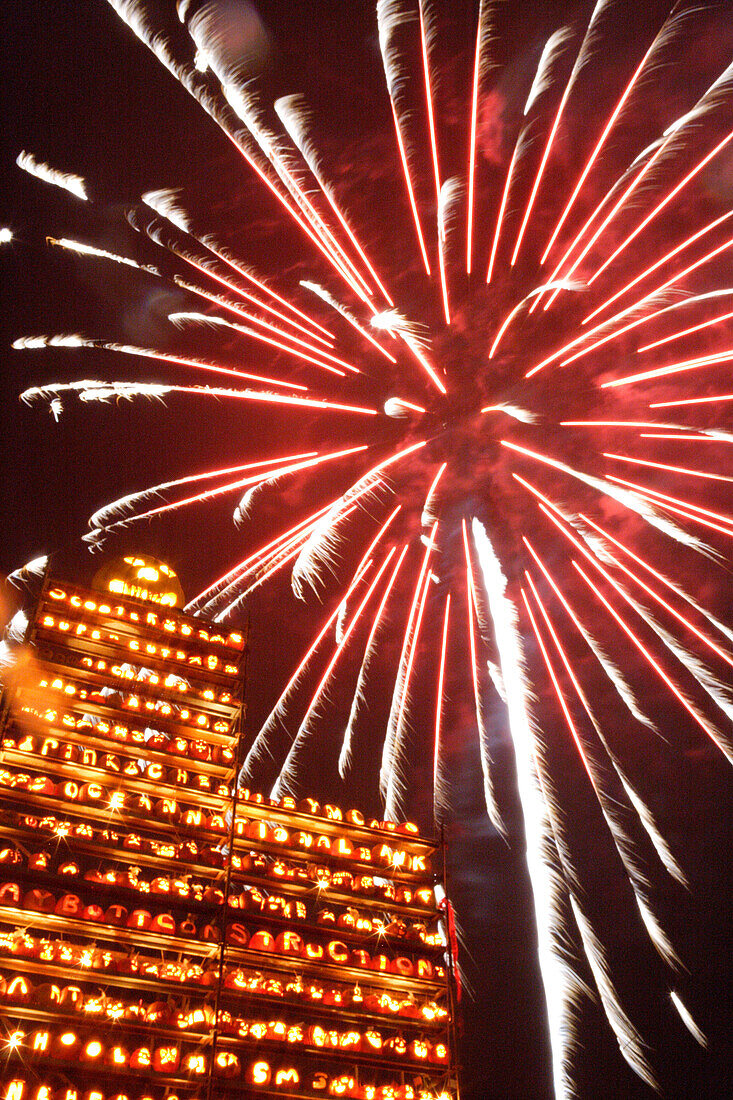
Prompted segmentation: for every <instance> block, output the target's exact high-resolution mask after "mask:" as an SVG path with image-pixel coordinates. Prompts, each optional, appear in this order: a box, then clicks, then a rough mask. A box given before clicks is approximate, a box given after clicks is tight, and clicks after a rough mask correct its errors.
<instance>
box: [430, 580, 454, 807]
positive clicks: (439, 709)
mask: <svg viewBox="0 0 733 1100" xmlns="http://www.w3.org/2000/svg"><path fill="white" fill-rule="evenodd" d="M449 620H450V592H449V593H448V595H447V596H446V597H445V612H444V615H443V636H442V642H441V646H440V665H439V667H438V691H437V699H436V704H435V743H434V744H435V747H434V750H433V790H434V791H435V789H436V787H437V779H438V761H439V759H440V733H441V723H442V720H443V684H444V683H445V656H446V653H447V650H448V623H449Z"/></svg>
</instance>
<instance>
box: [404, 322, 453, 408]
mask: <svg viewBox="0 0 733 1100" xmlns="http://www.w3.org/2000/svg"><path fill="white" fill-rule="evenodd" d="M402 338H403V340H405V344H406V346H407V347H408V348H409V350H410V351H411V352H412V354H413V356H414V357H415V359H416V360H417V362H418V363H419V364H420V366H421V367H422V368H423V370H424V371H425V373H426V374H427V376H428V378H429V379H430V381H431V382H432V383H433V385H434V386H436V387H437V388H438V389H439V390H440V392H441V393H442V394H446V393H447V392H448V391H447V390H446V388H445V386H444V385H443V383H442V382H441V380H440V378H439V377H438V375H437V374H436V373H435V370H434V369H433V367H431V365H430V363H429V362H428V360H427V359H426V358H425V356H424V355H423V353H422V351H421V350H420V348H419V347H418V346H417V344H415V343H414V342H413V341H412V340H406V339H405V337H404V335H403V337H402Z"/></svg>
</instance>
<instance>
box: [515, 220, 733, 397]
mask: <svg viewBox="0 0 733 1100" xmlns="http://www.w3.org/2000/svg"><path fill="white" fill-rule="evenodd" d="M731 245H733V238H731V239H730V240H728V241H725V243H724V244H722V245H720V246H719V247H718V248H716V249H714V250H713V251H712V252H708V253H707V255H705V256H703V257H702V258H701V259H699V260H696V261H695V263H694V264H690V266H689V267H686V268H685V269H684V270H683V271H678V272H677V273H676V274H675V275H673V276H672V277H671V278H670V279H667V281H666V282H665V283H661V284H660V285H659V286H658V287H655V288H654V290H650V291H649V292H648V293H647V294H645V295H644V297H643V298H639V299H637V301H636V302H633V303H632V304H631V305H630V306H626V308H625V309H622V310H621V312H620V313H616V314H615V315H614V316H613V317H610V318H608V319H606V320H605V321H601V322H600V324H598V325H596V326H595V328H592V329H589V330H588V332H587V334H586V335H587V336H591V335H592V334H593V333H594V332H598V331H599V329H602V328H605V327H606V326H607V325H609V324H612V323H613V322H614V321H619V320H621V318H622V317H626V316H627V315H628V314H629V313H631V312H632V311H634V310H637V309H639V308H640V306H643V305H644V304H645V303H646V302H648V301H649V300H650V299H651V298H654V297H655V296H656V295H657V294H661V292H662V291H663V290H667V289H668V288H669V287H670V286H672V285H674V284H676V283H678V282H679V281H680V280H681V279H683V278H685V276H687V275H689V274H690V273H691V272H693V271H695V270H696V269H697V268H698V267H701V266H702V265H703V264H705V263H707V262H708V260H712V259H713V258H714V257H715V256H717V255H718V254H719V253H720V252H724V251H725V250H726V249H728V248H730V246H731ZM667 308H669V307H667ZM596 312H597V311H596ZM660 312H661V311H660ZM586 320H588V318H586ZM583 323H585V322H583ZM640 323H641V322H640V320H639V319H637V320H636V321H635V322H633V323H632V324H630V325H628V326H627V327H626V328H624V329H619V330H618V331H616V332H612V333H611V334H610V335H609V336H605V337H604V338H603V339H602V340H598V341H597V342H596V343H595V344H591V345H590V346H589V347H586V348H583V350H582V351H579V352H576V354H575V355H573V356H571V357H570V358H569V359H564V360H563V362H562V366H566V365H567V364H568V363H572V362H574V361H575V360H576V359H580V357H581V356H583V355H588V354H589V353H590V352H591V351H594V350H595V349H596V348H599V347H600V346H601V345H602V344H606V343H608V341H609V340H612V339H614V337H616V336H620V335H621V333H622V332H628V330H629V329H630V328H633V327H634V325H635V324H640ZM582 339H583V337H582V336H580V337H576V339H575V341H574V343H576V344H577V343H579V342H580V341H581V340H582ZM570 346H572V345H568V347H570ZM565 350H567V348H566V349H565ZM552 358H553V359H554V358H556V356H552ZM543 365H544V364H543ZM535 369H537V368H535ZM527 377H529V375H527Z"/></svg>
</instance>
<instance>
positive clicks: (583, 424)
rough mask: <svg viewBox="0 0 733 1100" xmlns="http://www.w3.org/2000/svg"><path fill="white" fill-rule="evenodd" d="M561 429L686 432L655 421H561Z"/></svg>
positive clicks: (681, 428) (680, 428)
mask: <svg viewBox="0 0 733 1100" xmlns="http://www.w3.org/2000/svg"><path fill="white" fill-rule="evenodd" d="M560 426H561V427H575V428H675V429H677V431H680V432H686V431H689V430H690V429H689V428H683V427H681V426H680V425H679V424H660V423H659V422H658V421H657V420H561V421H560Z"/></svg>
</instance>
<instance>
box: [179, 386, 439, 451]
mask: <svg viewBox="0 0 733 1100" xmlns="http://www.w3.org/2000/svg"><path fill="white" fill-rule="evenodd" d="M166 389H167V390H168V391H170V392H171V393H191V394H193V393H195V394H209V395H211V396H212V397H229V398H232V399H233V400H237V401H261V402H263V403H264V404H266V405H294V406H296V407H300V408H306V409H332V410H333V411H334V412H352V413H360V414H363V415H364V416H376V415H377V410H376V409H367V408H365V407H364V406H363V405H339V404H337V403H336V402H334V401H319V400H318V399H317V398H315V397H313V398H310V397H286V396H285V395H284V394H279V393H260V392H258V391H257V390H224V389H216V388H212V389H209V388H208V387H207V388H206V389H200V388H197V387H196V386H167V387H166ZM420 446H423V444H420Z"/></svg>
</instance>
